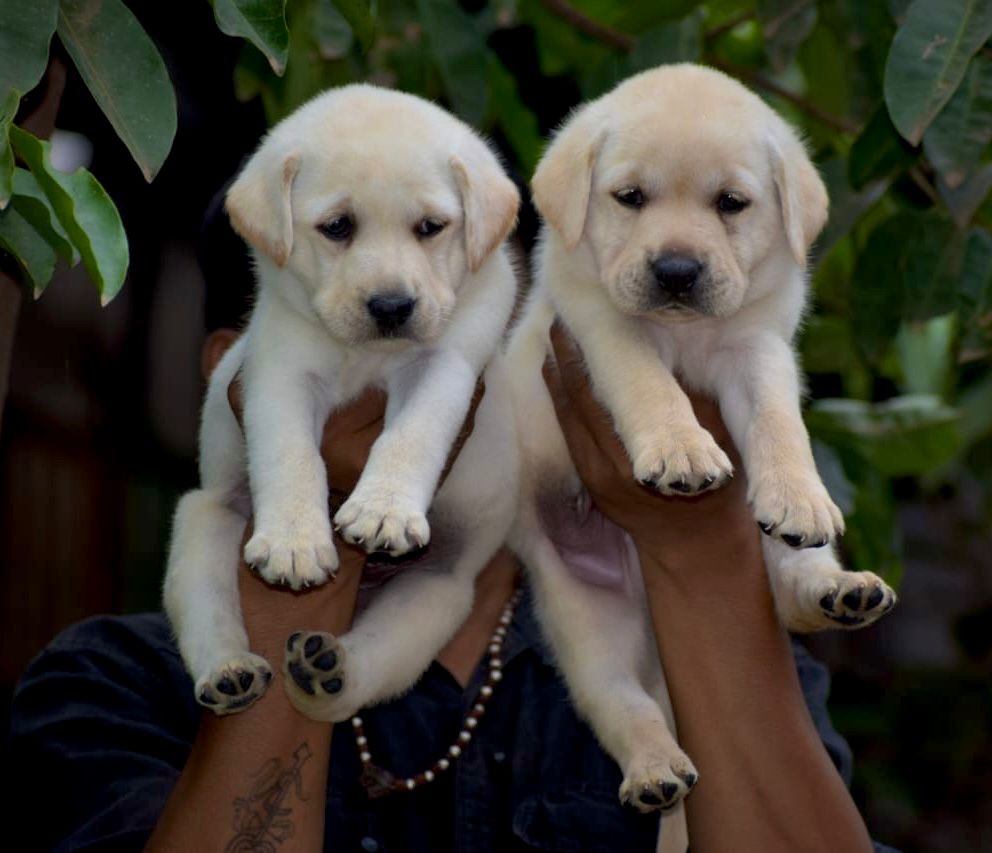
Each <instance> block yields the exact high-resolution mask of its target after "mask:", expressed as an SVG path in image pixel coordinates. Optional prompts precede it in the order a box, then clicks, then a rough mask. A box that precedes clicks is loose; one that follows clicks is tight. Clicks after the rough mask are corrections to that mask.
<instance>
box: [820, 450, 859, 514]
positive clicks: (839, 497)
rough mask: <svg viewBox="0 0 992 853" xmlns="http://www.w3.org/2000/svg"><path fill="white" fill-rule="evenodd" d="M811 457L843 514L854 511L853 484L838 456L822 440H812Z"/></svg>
mask: <svg viewBox="0 0 992 853" xmlns="http://www.w3.org/2000/svg"><path fill="white" fill-rule="evenodd" d="M812 445H813V459H814V461H815V462H816V470H817V471H818V472H819V474H820V478H821V479H822V480H823V485H824V486H826V487H827V491H828V492H829V493H830V497H831V499H832V500H833V502H834V503H835V504H837V508H838V509H840V511H841V512H842V513H844V515H849V514H850V513H851V512H853V511H854V486H853V484H852V483H851V481H850V480H849V479H847V475H846V474H845V473H844V465H843V463H842V462H841V459H840V456H839V455H838V453H837V452H836V451H835V450H834V449H833V448H832V447H828V446H827V445H825V444H824V443H823V442H822V441H814V442H812Z"/></svg>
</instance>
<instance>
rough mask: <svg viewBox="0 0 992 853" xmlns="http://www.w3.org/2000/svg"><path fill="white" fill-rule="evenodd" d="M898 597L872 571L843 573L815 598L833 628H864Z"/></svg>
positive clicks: (882, 613)
mask: <svg viewBox="0 0 992 853" xmlns="http://www.w3.org/2000/svg"><path fill="white" fill-rule="evenodd" d="M897 601H898V598H897V597H896V594H895V593H894V592H893V591H892V589H891V587H889V585H888V584H887V583H886V582H885V581H883V580H882V579H881V578H879V577H878V576H876V575H873V574H872V573H871V572H844V573H843V575H842V576H840V577H839V578H838V581H837V583H835V584H833V585H832V588H831V589H828V590H827V591H826V592H825V593H824V594H823V595H822V596H820V598H819V600H818V602H817V603H818V605H819V608H820V610H821V611H822V613H823V615H824V616H825V617H826V618H827V619H828V620H829V621H830V623H831V625H830V627H833V628H849V629H854V628H864V627H865V626H866V625H871V624H872V623H873V622H877V621H878V620H879V619H881V618H882V617H883V616H884V615H885V614H886V613H888V612H889V611H890V610H891V609H892V608H893V607H895V606H896V602H897Z"/></svg>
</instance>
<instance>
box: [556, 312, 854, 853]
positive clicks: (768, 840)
mask: <svg viewBox="0 0 992 853" xmlns="http://www.w3.org/2000/svg"><path fill="white" fill-rule="evenodd" d="M552 341H553V343H554V347H555V355H556V361H557V368H556V367H555V366H549V367H548V369H547V370H546V378H547V380H548V385H549V388H550V390H551V393H552V397H553V398H554V401H555V407H556V411H557V413H558V418H559V421H560V422H561V425H562V428H563V431H564V433H565V436H566V440H567V442H568V445H569V449H570V452H571V455H572V459H573V461H574V463H575V464H576V468H577V469H578V471H579V475H580V476H581V478H582V480H583V481H584V483H585V486H586V488H587V490H588V491H589V493H590V496H591V498H592V502H593V504H594V506H595V507H596V509H597V510H599V511H601V512H602V513H603V514H604V515H605V516H606V517H607V518H608V519H610V520H611V521H612V522H613V523H615V524H617V525H619V526H620V527H622V528H624V529H625V530H626V531H627V532H628V533H629V534H630V536H631V538H632V539H633V542H634V544H635V547H636V548H637V552H638V556H639V558H640V563H641V568H642V572H643V576H644V583H645V588H646V592H647V596H648V606H649V609H650V612H651V616H652V620H653V624H654V627H655V636H656V641H657V646H658V651H659V655H660V657H661V660H662V664H663V666H664V670H665V675H666V679H667V682H668V687H669V691H670V694H671V698H672V703H673V705H674V709H675V716H676V721H677V726H678V733H679V741H680V744H681V746H682V747H683V748H684V749H685V750H686V752H687V753H688V754H689V755H690V756H691V757H692V760H693V762H694V763H695V765H696V767H697V769H698V770H699V772H700V781H699V783H698V785H697V787H696V788H695V789H694V791H693V793H692V795H691V796H690V797H689V798H688V800H687V801H686V812H687V817H688V820H689V833H690V836H691V838H692V849H693V850H694V851H702V853H714V851H734V853H741V851H768V850H803V851H804V853H805V851H817V850H823V851H831V853H832V851H836V850H845V851H860V850H870V849H871V842H870V840H869V838H868V834H867V831H866V829H865V827H864V823H863V821H862V820H861V817H860V815H859V814H858V812H857V809H856V807H855V806H854V803H853V801H852V800H851V798H850V795H849V794H848V792H847V790H846V788H845V787H844V784H843V781H842V779H841V777H840V775H839V774H838V773H837V771H836V769H835V768H834V766H833V765H832V763H831V761H830V758H829V756H828V754H827V752H826V750H825V749H824V747H823V744H822V743H821V740H820V738H819V736H818V734H817V731H816V728H815V726H814V724H813V721H812V719H811V717H810V714H809V711H808V710H807V707H806V704H805V702H804V700H803V692H802V689H801V685H800V683H799V679H798V676H797V674H796V669H795V664H794V662H793V657H792V652H791V649H790V645H789V640H788V637H787V635H786V633H785V631H784V630H783V629H782V628H781V627H780V625H779V624H778V620H777V618H776V614H775V609H774V602H773V600H772V596H771V590H770V586H769V583H768V578H767V573H766V571H765V567H764V563H763V559H762V553H761V545H760V540H759V533H758V529H757V526H756V525H755V523H754V519H753V517H752V515H751V512H750V509H749V507H748V505H747V501H746V497H745V495H746V483H745V479H744V477H743V476H742V475H740V474H739V475H738V476H737V477H736V478H735V479H734V480H733V481H731V483H730V484H729V485H728V486H727V487H725V488H723V489H720V490H718V491H716V492H713V493H709V494H706V495H703V496H699V497H693V498H685V497H678V498H665V497H662V496H660V495H658V494H656V493H654V492H652V491H650V490H649V489H647V488H645V487H643V486H640V485H638V484H637V483H636V481H635V479H634V476H633V473H632V470H631V466H630V462H629V460H628V458H627V456H626V454H625V452H624V450H623V449H622V447H621V445H620V444H619V442H618V441H617V439H616V436H615V431H614V429H613V424H612V422H611V420H610V418H609V415H608V414H607V413H606V412H605V411H604V410H603V409H602V408H601V407H600V406H599V404H598V403H597V402H596V400H595V399H594V398H593V396H592V393H591V391H590V388H589V384H588V380H587V376H586V372H585V368H584V365H583V363H582V356H581V353H579V352H578V351H577V350H576V349H575V347H574V344H572V343H571V342H570V341H569V339H568V338H567V336H566V335H565V334H564V333H563V332H562V331H561V330H560V329H559V328H557V327H556V328H555V329H554V330H553V332H552ZM692 402H693V407H694V409H695V412H696V414H697V417H699V419H700V422H701V423H702V425H703V426H704V427H706V428H707V429H709V430H710V432H711V433H712V434H713V435H714V437H715V438H716V439H717V441H718V442H719V443H720V444H721V446H723V447H724V448H725V449H726V450H727V451H728V453H730V454H731V455H732V457H733V458H734V461H735V468H736V470H738V471H740V470H741V467H740V464H739V458H738V457H737V456H736V454H735V453H734V448H733V446H732V442H730V440H729V437H728V435H727V432H726V429H725V428H724V426H723V424H722V421H721V419H720V416H719V412H718V410H717V408H716V406H715V405H714V404H713V403H712V402H710V401H707V400H704V399H701V398H700V397H698V396H693V397H692Z"/></svg>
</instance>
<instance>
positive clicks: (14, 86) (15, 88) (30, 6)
mask: <svg viewBox="0 0 992 853" xmlns="http://www.w3.org/2000/svg"><path fill="white" fill-rule="evenodd" d="M58 5H59V4H58V0H0V22H2V23H0V101H6V99H7V98H8V97H9V96H10V94H11V93H12V92H16V93H17V97H20V96H21V95H25V94H27V93H28V92H30V91H31V90H32V89H33V88H34V87H35V86H36V85H37V83H38V81H39V80H40V79H41V76H42V74H44V73H45V68H46V67H47V66H48V45H49V43H50V42H51V40H52V34H53V33H54V32H55V19H56V15H57V13H58Z"/></svg>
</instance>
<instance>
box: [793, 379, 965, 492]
mask: <svg viewBox="0 0 992 853" xmlns="http://www.w3.org/2000/svg"><path fill="white" fill-rule="evenodd" d="M956 421H957V412H955V410H954V409H952V408H951V407H950V406H947V405H946V404H944V403H943V402H942V401H941V399H940V398H939V397H934V396H927V395H922V394H907V395H904V396H902V397H895V398H893V399H891V400H887V401H885V402H884V403H867V402H865V401H863V400H847V399H827V400H817V401H815V402H814V403H813V404H812V405H811V406H810V407H809V408H808V409H807V411H806V425H807V426H808V427H809V430H810V434H811V435H813V436H815V437H816V438H818V439H819V440H821V441H823V442H825V443H827V444H829V445H831V446H832V447H837V448H842V449H847V450H851V451H855V452H857V453H859V454H860V455H861V456H863V457H864V458H865V459H866V460H867V461H868V463H869V464H870V465H872V466H873V467H874V468H875V470H877V471H879V472H880V473H882V474H884V475H886V476H889V477H900V476H907V475H914V474H922V473H924V472H926V471H929V470H931V469H933V468H936V467H938V466H939V465H943V464H944V463H945V462H947V461H949V460H950V459H952V458H953V457H954V454H955V453H956V452H957V450H958V448H959V447H960V438H959V436H958V433H957V429H956Z"/></svg>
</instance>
